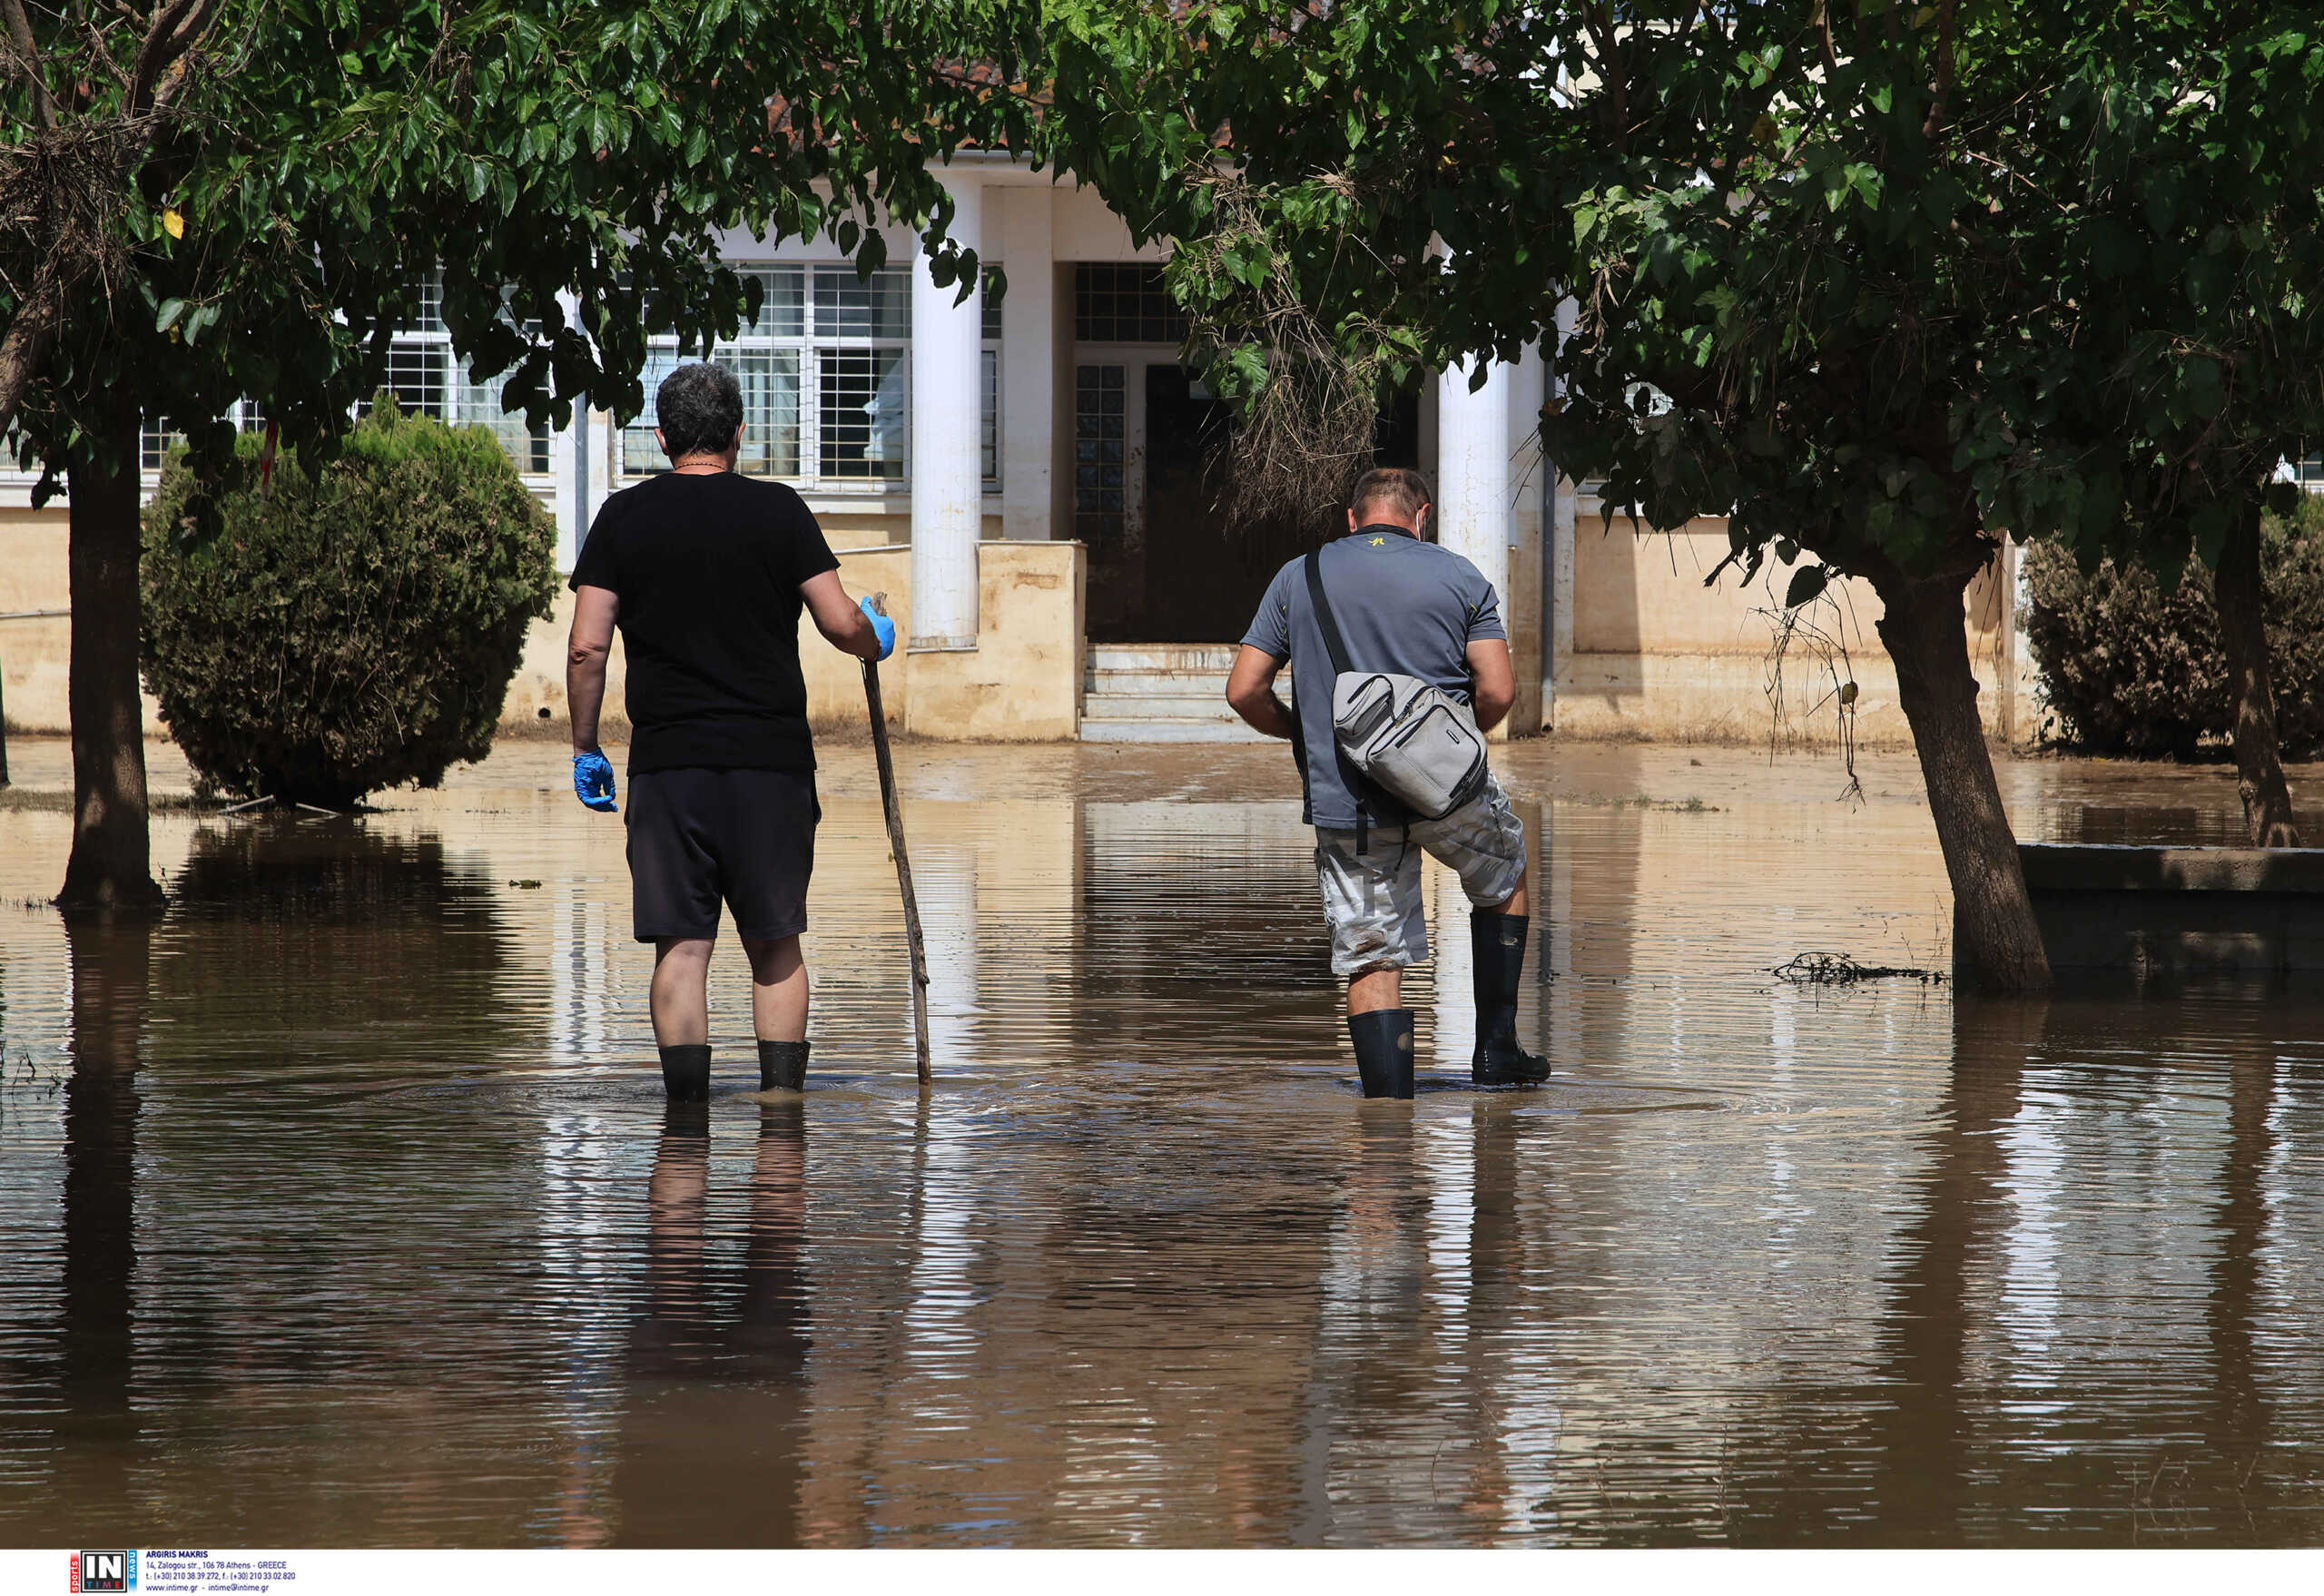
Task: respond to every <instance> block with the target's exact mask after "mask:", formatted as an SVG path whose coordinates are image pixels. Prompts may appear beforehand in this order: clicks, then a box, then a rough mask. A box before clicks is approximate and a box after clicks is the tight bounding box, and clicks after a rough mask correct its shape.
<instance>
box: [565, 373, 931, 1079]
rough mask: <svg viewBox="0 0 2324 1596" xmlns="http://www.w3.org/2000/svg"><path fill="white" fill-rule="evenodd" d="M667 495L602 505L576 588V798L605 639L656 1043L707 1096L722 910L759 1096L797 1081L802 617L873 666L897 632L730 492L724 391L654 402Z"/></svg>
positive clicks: (755, 488) (677, 386) (829, 566)
mask: <svg viewBox="0 0 2324 1596" xmlns="http://www.w3.org/2000/svg"><path fill="white" fill-rule="evenodd" d="M654 402H655V419H656V420H657V422H658V426H657V427H656V429H655V438H657V439H659V440H660V442H661V445H662V448H663V452H664V453H665V454H667V455H668V456H669V457H670V466H671V469H670V471H669V473H668V474H667V475H665V476H660V477H654V478H648V479H647V480H645V481H644V482H641V483H639V484H638V485H637V486H636V487H635V488H625V489H623V490H622V491H621V492H619V493H616V494H615V495H614V496H613V497H612V498H608V499H606V505H605V507H604V508H603V509H601V510H599V511H598V512H597V519H596V524H595V525H594V526H592V527H590V529H589V538H588V541H587V543H586V544H585V545H584V546H583V547H582V550H581V558H580V562H579V563H578V564H577V565H576V566H575V567H574V570H573V589H574V593H575V596H576V602H575V605H574V612H573V635H572V640H571V643H570V645H569V647H568V650H567V652H566V667H565V685H566V703H567V705H568V707H569V708H570V710H571V713H572V718H573V785H574V791H575V792H576V793H577V794H578V795H579V796H580V799H581V802H582V803H585V804H586V805H588V806H589V807H590V808H592V809H598V810H611V809H612V808H613V807H614V773H613V767H612V765H611V764H608V763H607V762H606V756H605V754H604V753H603V752H601V751H600V750H599V749H598V747H597V712H598V710H599V708H600V707H601V706H602V705H603V704H604V702H605V695H606V654H607V651H608V650H610V649H611V648H612V646H613V635H614V628H615V626H620V628H621V635H622V641H623V642H624V644H625V645H626V647H627V652H628V665H629V679H628V689H627V697H628V705H629V722H630V727H631V734H630V744H629V813H628V816H627V820H628V824H629V874H630V885H631V901H632V907H633V912H634V916H635V934H636V937H637V940H638V941H641V942H651V943H653V944H654V985H653V1014H654V1039H655V1042H656V1043H657V1044H659V1046H660V1048H661V1052H662V1079H663V1084H664V1086H665V1088H666V1089H667V1090H668V1092H669V1095H670V1097H671V1098H672V1099H673V1100H675V1101H701V1100H702V1099H704V1098H707V1097H708V1096H709V1095H710V1007H709V999H708V996H707V990H706V988H707V981H708V977H709V972H710V951H711V948H712V946H713V944H714V942H715V941H716V940H717V936H718V911H719V904H720V903H721V901H724V903H725V904H726V905H727V906H728V907H730V908H731V909H733V911H734V928H735V930H736V931H738V932H740V933H741V935H742V939H743V952H744V953H746V954H747V955H749V957H750V961H751V982H752V985H751V1020H752V1025H753V1030H754V1031H755V1032H756V1034H757V1037H758V1043H759V1089H760V1090H762V1091H767V1090H773V1089H777V1088H782V1089H788V1090H791V1091H797V1090H799V1089H801V1088H802V1087H803V1085H804V1084H805V1081H806V1077H807V969H806V965H805V963H804V962H803V961H802V960H801V958H800V954H799V933H800V932H801V931H804V930H805V929H806V926H807V880H808V877H809V875H810V874H811V873H812V871H813V869H814V862H815V823H816V822H817V821H818V820H819V819H820V818H821V816H822V809H821V807H820V806H819V805H818V804H817V803H816V802H815V750H814V745H813V743H812V740H811V739H810V738H809V735H808V732H807V685H806V682H805V680H804V678H803V676H802V675H801V674H800V670H799V612H800V609H801V608H802V606H804V607H805V609H806V610H807V611H808V613H809V614H811V615H812V616H813V617H814V620H815V629H816V630H817V631H819V632H821V633H822V635H823V636H824V638H825V640H826V641H828V642H829V643H830V644H831V645H832V647H834V648H837V649H839V650H840V651H842V653H846V654H852V655H857V656H858V657H860V658H863V659H885V658H887V657H888V655H889V654H890V653H891V652H892V651H893V650H894V647H895V641H896V628H895V625H894V623H893V622H891V621H890V620H889V619H888V617H887V616H882V615H877V614H874V613H873V612H872V606H871V603H870V601H869V600H865V601H864V602H863V603H862V605H860V606H859V605H858V604H856V603H855V602H854V601H852V600H851V599H850V598H849V597H848V596H847V593H846V590H845V589H843V588H842V586H840V580H839V561H838V560H837V559H835V558H833V557H832V551H831V547H830V546H829V545H827V544H826V543H825V542H824V541H823V533H822V527H818V526H817V525H816V524H815V517H814V516H813V515H812V513H810V511H809V510H808V508H807V506H806V504H805V503H804V501H803V500H802V499H801V498H800V497H799V496H798V495H797V494H796V493H794V492H793V491H792V490H791V489H790V488H786V487H784V486H783V485H782V484H781V483H779V482H757V481H753V480H752V479H751V478H747V477H741V476H737V475H736V474H735V471H734V460H735V457H736V455H737V454H738V453H739V452H740V450H741V448H742V442H743V391H742V388H741V386H740V385H739V384H738V383H736V381H735V380H734V373H732V372H730V371H727V370H725V369H724V368H721V367H717V366H712V365H707V364H704V365H689V366H681V367H679V368H678V369H676V370H675V371H674V372H672V373H671V374H670V376H669V377H668V378H667V379H665V380H664V381H663V383H662V386H661V389H660V390H659V391H658V392H657V393H656V394H655V401H654Z"/></svg>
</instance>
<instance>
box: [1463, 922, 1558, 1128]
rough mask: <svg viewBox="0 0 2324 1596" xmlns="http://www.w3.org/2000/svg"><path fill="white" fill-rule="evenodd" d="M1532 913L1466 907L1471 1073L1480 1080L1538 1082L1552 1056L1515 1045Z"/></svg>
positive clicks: (1502, 1083)
mask: <svg viewBox="0 0 2324 1596" xmlns="http://www.w3.org/2000/svg"><path fill="white" fill-rule="evenodd" d="M1532 923H1533V922H1532V918H1531V916H1530V915H1524V914H1495V913H1494V912H1492V911H1491V910H1489V909H1474V910H1472V911H1470V912H1469V950H1470V955H1471V958H1472V964H1471V966H1470V970H1471V979H1472V982H1473V984H1474V989H1475V991H1476V995H1477V1050H1476V1054H1475V1056H1474V1057H1473V1058H1472V1059H1470V1060H1469V1079H1471V1080H1472V1081H1474V1082H1476V1084H1477V1085H1479V1086H1539V1085H1540V1084H1541V1082H1543V1081H1545V1080H1547V1079H1549V1078H1550V1061H1549V1060H1548V1059H1544V1058H1542V1057H1541V1055H1540V1054H1538V1053H1529V1052H1527V1051H1526V1050H1525V1049H1523V1048H1521V1047H1519V1046H1518V1045H1517V995H1518V993H1519V991H1520V990H1522V988H1523V986H1524V982H1525V932H1526V931H1527V929H1528V928H1529V927H1531V924H1532Z"/></svg>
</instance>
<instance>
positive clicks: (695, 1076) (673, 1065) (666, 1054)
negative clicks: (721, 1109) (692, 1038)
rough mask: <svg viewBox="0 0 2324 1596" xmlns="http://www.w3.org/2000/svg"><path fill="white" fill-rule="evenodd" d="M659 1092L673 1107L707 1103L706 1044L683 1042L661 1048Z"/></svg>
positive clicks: (708, 1076)
mask: <svg viewBox="0 0 2324 1596" xmlns="http://www.w3.org/2000/svg"><path fill="white" fill-rule="evenodd" d="M662 1089H663V1090H664V1091H665V1092H667V1093H669V1094H670V1101H672V1102H674V1103H706V1102H708V1101H710V1044H709V1043H708V1042H684V1043H681V1044H680V1045H679V1046H677V1047H675V1048H664V1049H662Z"/></svg>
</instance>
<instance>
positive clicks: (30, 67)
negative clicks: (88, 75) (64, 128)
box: [0, 0, 56, 128]
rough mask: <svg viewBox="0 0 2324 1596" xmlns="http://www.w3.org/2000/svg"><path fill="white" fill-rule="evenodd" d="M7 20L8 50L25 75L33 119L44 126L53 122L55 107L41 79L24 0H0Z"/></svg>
mask: <svg viewBox="0 0 2324 1596" xmlns="http://www.w3.org/2000/svg"><path fill="white" fill-rule="evenodd" d="M0 11H5V15H6V17H7V23H8V54H11V55H12V56H14V57H15V61H16V70H17V71H19V72H21V73H23V74H24V75H25V87H26V88H28V89H30V90H31V91H32V100H33V120H34V122H36V123H39V124H40V125H41V126H42V127H44V128H53V127H54V126H55V125H56V107H55V106H54V104H53V103H50V101H49V97H48V84H45V83H44V82H42V81H41V75H40V45H39V44H37V43H35V42H34V39H33V25H32V20H31V18H29V17H27V16H26V15H25V0H0Z"/></svg>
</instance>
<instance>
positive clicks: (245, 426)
mask: <svg viewBox="0 0 2324 1596" xmlns="http://www.w3.org/2000/svg"><path fill="white" fill-rule="evenodd" d="M507 380H508V379H507V374H506V373H505V372H504V373H503V374H501V375H500V376H497V377H487V378H484V379H478V378H477V377H476V375H475V374H474V373H473V372H472V371H470V370H469V369H468V362H467V361H465V360H461V359H460V358H459V357H458V355H457V354H455V353H454V352H453V350H452V335H451V332H450V330H448V329H447V328H446V327H445V325H444V285H443V279H442V278H441V277H440V276H439V275H438V274H436V273H434V272H430V273H429V274H428V277H427V278H426V279H425V280H424V281H421V283H420V284H419V310H418V312H417V313H416V314H415V315H414V316H413V317H412V318H411V320H409V321H408V322H407V323H405V324H404V326H403V327H402V328H400V329H399V330H398V331H397V332H396V334H395V337H394V340H393V341H392V342H391V343H390V344H389V346H388V372H387V380H386V381H385V382H384V383H383V384H382V385H381V386H383V387H385V388H386V389H388V391H389V392H390V393H392V394H394V395H395V396H396V403H397V404H398V405H399V406H400V407H401V408H402V409H404V410H405V411H407V412H409V413H410V414H414V415H421V416H430V417H433V418H434V419H437V420H438V421H443V422H448V423H449V424H451V425H453V426H472V427H481V428H483V429H485V430H486V431H487V432H490V433H491V434H492V435H493V437H494V438H497V439H498V440H499V444H500V447H501V448H503V449H506V450H507V454H508V458H509V459H510V460H512V461H513V462H515V464H516V467H517V469H518V470H519V471H525V472H528V473H530V474H532V475H535V476H546V475H547V474H548V472H549V470H550V469H551V463H550V459H549V431H548V429H547V428H546V427H534V426H531V425H529V424H527V421H526V419H525V417H524V413H523V412H522V411H519V412H517V414H515V415H510V414H508V413H507V411H505V410H503V409H501V408H500V401H501V396H502V394H503V392H504V391H505V390H506V389H507ZM357 409H358V410H359V411H360V410H363V409H369V405H368V404H366V405H359V406H358V407H357ZM231 417H232V419H233V420H234V422H235V424H236V425H237V426H239V427H240V428H241V429H242V430H243V431H245V432H256V431H259V430H261V429H262V428H263V427H264V426H265V425H266V422H265V419H264V417H263V416H262V415H261V412H260V401H259V400H256V399H243V400H242V401H241V403H239V404H237V405H236V406H234V408H233V409H232V411H231ZM184 441H185V436H184V434H182V433H181V432H178V431H176V430H175V429H172V427H171V426H170V424H169V422H168V420H167V419H162V418H156V419H153V420H152V421H150V422H149V423H148V424H147V426H146V428H145V437H144V450H143V464H144V467H145V469H147V470H149V471H158V470H160V469H161V468H162V462H163V461H164V460H165V459H167V458H169V453H170V450H172V448H176V447H177V446H178V445H180V444H182V443H183V442H184Z"/></svg>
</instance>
